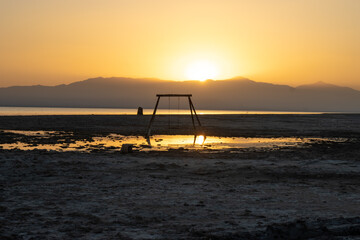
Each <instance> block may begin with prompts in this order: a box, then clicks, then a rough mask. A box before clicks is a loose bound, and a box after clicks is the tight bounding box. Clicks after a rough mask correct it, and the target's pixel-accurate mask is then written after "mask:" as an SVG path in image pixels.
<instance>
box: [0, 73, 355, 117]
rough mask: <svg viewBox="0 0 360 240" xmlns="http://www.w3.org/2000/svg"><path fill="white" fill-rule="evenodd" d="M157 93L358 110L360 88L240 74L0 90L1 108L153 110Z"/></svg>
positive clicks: (243, 105) (269, 106)
mask: <svg viewBox="0 0 360 240" xmlns="http://www.w3.org/2000/svg"><path fill="white" fill-rule="evenodd" d="M157 93H192V94H193V100H194V103H195V107H196V108H198V109H223V110H272V111H341V112H360V91H356V90H354V89H351V88H347V87H339V86H335V85H331V84H326V83H323V82H318V83H315V84H310V85H302V86H299V87H295V88H294V87H290V86H287V85H276V84H269V83H262V82H255V81H252V80H249V79H246V78H240V77H239V78H234V79H228V80H222V81H213V80H207V81H205V82H199V81H185V82H174V81H166V80H159V79H135V78H92V79H88V80H85V81H79V82H75V83H72V84H68V85H58V86H54V87H48V86H40V85H37V86H28V87H7V88H0V106H22V107H24V106H31V107H108V108H136V107H138V106H142V107H144V108H153V107H154V104H155V100H156V97H155V94H157ZM160 107H163V108H165V107H168V102H166V101H163V102H162V105H160ZM172 107H173V108H174V107H176V108H177V100H172ZM180 107H181V108H186V107H187V105H185V103H183V104H182V105H181V106H180Z"/></svg>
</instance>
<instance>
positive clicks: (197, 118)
mask: <svg viewBox="0 0 360 240" xmlns="http://www.w3.org/2000/svg"><path fill="white" fill-rule="evenodd" d="M189 100H190V104H191V106H192V108H193V109H194V113H195V117H196V120H197V121H198V123H199V126H200V127H201V123H200V119H199V117H198V115H197V114H196V110H195V107H194V104H193V103H192V101H191V99H190V97H189Z"/></svg>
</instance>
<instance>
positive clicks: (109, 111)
mask: <svg viewBox="0 0 360 240" xmlns="http://www.w3.org/2000/svg"><path fill="white" fill-rule="evenodd" d="M153 111H154V110H153V109H144V114H145V115H150V114H152V113H153ZM196 112H197V113H198V114H321V113H324V112H289V111H238V110H201V109H200V110H196ZM136 114H137V109H135V108H51V107H0V116H29V115H136ZM157 114H172V115H173V114H190V110H189V109H179V110H178V109H171V110H169V109H158V110H157Z"/></svg>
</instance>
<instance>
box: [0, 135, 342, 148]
mask: <svg viewBox="0 0 360 240" xmlns="http://www.w3.org/2000/svg"><path fill="white" fill-rule="evenodd" d="M3 132H4V133H10V134H14V135H15V136H14V137H16V139H17V140H18V141H17V142H15V143H14V142H12V143H3V144H0V148H2V149H7V150H12V149H19V150H47V151H50V150H52V151H59V152H64V151H81V152H91V151H104V150H107V151H120V150H121V146H122V145H123V144H132V145H133V148H134V150H135V151H168V150H173V149H181V150H194V149H195V150H224V151H236V150H240V149H246V148H255V149H261V148H267V149H278V148H283V147H306V146H307V144H309V143H313V142H316V141H333V142H344V141H346V140H347V139H344V138H244V137H215V136H208V137H206V139H204V138H203V136H197V138H196V142H195V144H194V136H193V135H154V136H151V137H150V139H146V138H145V137H143V136H124V135H118V134H110V135H108V136H105V137H92V138H91V139H90V140H76V139H75V138H72V137H73V136H74V135H73V133H71V132H55V131H17V130H4V131H3ZM51 137H55V138H56V140H55V142H52V143H51V144H50V143H43V142H42V141H41V140H44V139H49V138H51ZM69 139H70V141H69Z"/></svg>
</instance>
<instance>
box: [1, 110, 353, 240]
mask: <svg viewBox="0 0 360 240" xmlns="http://www.w3.org/2000/svg"><path fill="white" fill-rule="evenodd" d="M184 118H185V117H184ZM148 120H149V118H148V116H145V117H137V116H47V117H0V129H2V130H6V129H12V130H15V129H17V130H20V129H21V130H57V131H59V130H61V131H71V132H73V133H74V136H77V137H78V138H91V137H93V136H97V135H106V134H108V133H120V134H124V135H131V134H141V133H143V132H144V129H146V124H147V122H148ZM167 120H168V119H167V118H166V117H161V118H160V121H157V126H155V128H154V132H156V133H162V134H163V133H166V132H167V131H168V130H166V129H165V128H164V125H166V123H167ZM201 120H202V122H203V124H204V125H205V126H206V128H205V129H206V130H207V132H208V133H210V134H212V135H221V136H246V137H261V136H262V137H284V136H296V137H332V138H338V137H341V138H346V141H342V142H330V141H326V140H324V141H316V142H313V143H312V144H309V145H307V146H306V147H303V148H299V147H286V148H280V149H277V148H276V149H243V150H242V151H238V152H229V151H214V152H205V151H201V150H193V151H183V150H173V151H168V152H150V153H146V152H135V153H132V154H120V153H114V152H109V151H105V150H104V151H98V152H96V153H80V152H54V151H52V152H47V151H40V150H33V151H21V150H11V151H9V150H1V149H0V189H1V195H0V239H360V162H359V160H360V116H359V115H308V116H307V115H305V116H304V115H299V116H296V115H294V116H291V115H280V116H279V115H239V116H235V115H234V116H223V115H222V116H221V115H219V116H201ZM179 125H180V131H183V132H182V133H186V131H190V130H189V129H190V128H189V126H188V123H186V122H185V120H181V121H180V124H179ZM182 125H183V126H182ZM177 131H179V129H178V130H177ZM177 133H178V132H177ZM12 138H13V137H12V136H11V135H9V134H5V133H3V132H0V144H4V143H6V142H9V141H10V142H11V141H13V139H12ZM56 141H59V139H57V140H56Z"/></svg>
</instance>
